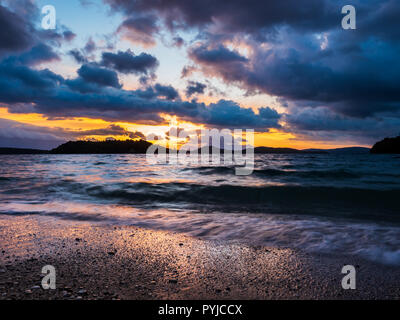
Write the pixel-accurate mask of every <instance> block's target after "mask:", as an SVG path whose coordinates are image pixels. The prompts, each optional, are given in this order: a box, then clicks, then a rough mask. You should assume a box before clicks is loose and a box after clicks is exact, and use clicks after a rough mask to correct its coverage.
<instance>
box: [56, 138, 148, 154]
mask: <svg viewBox="0 0 400 320" xmlns="http://www.w3.org/2000/svg"><path fill="white" fill-rule="evenodd" d="M151 145H152V143H150V142H147V141H144V140H139V141H134V140H125V141H119V140H115V141H69V142H67V143H64V144H62V145H60V146H58V147H57V148H55V149H53V150H51V151H50V153H52V154H122V153H146V151H147V148H148V147H150V146H151Z"/></svg>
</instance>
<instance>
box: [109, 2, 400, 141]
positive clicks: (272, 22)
mask: <svg viewBox="0 0 400 320" xmlns="http://www.w3.org/2000/svg"><path fill="white" fill-rule="evenodd" d="M106 2H107V3H109V4H110V5H111V7H112V8H113V9H114V10H119V11H122V12H123V13H124V14H126V15H128V14H131V13H132V12H136V14H150V13H151V14H156V15H157V16H158V17H159V22H160V23H164V24H165V25H166V26H167V27H169V28H170V30H171V31H172V34H174V33H175V30H176V29H183V30H187V29H188V28H192V29H193V30H197V31H198V34H197V38H196V39H197V40H198V42H197V43H196V44H195V45H193V46H192V47H191V48H189V50H188V53H189V57H190V58H191V59H192V61H193V62H194V63H195V66H192V67H191V69H190V70H202V71H203V72H204V73H205V74H206V75H208V76H210V75H211V76H217V77H219V78H221V79H223V80H224V82H226V83H230V84H234V85H238V86H240V87H241V88H243V89H245V90H247V92H248V94H256V93H267V94H270V95H273V96H276V97H277V99H278V100H281V101H283V100H284V101H286V102H287V103H288V104H289V105H292V106H293V105H295V106H297V107H296V108H291V109H290V110H289V112H297V113H299V114H302V113H301V112H300V111H301V110H302V109H303V108H304V109H305V110H307V117H308V118H307V119H312V114H313V110H315V116H316V117H317V118H319V119H322V118H323V117H326V120H327V122H324V121H319V122H318V121H316V122H315V123H314V125H317V124H318V123H325V126H323V127H315V128H317V129H315V130H313V128H314V127H313V126H312V125H311V123H309V122H304V121H305V119H303V118H302V119H301V120H304V121H300V118H298V119H297V118H296V117H295V115H293V117H292V118H288V120H290V122H291V123H292V126H293V128H297V129H299V128H302V129H301V130H309V131H312V132H314V133H315V134H317V132H319V131H320V132H323V131H322V130H324V128H325V129H327V128H332V131H335V132H340V131H342V132H348V130H352V129H354V128H358V129H357V130H358V131H357V132H359V133H360V132H364V134H365V135H373V134H374V132H373V130H376V132H377V134H378V132H381V133H382V132H384V130H383V128H385V127H386V128H390V129H391V130H394V126H393V124H394V123H396V124H397V123H398V122H397V121H394V120H393V119H398V118H399V109H400V60H399V59H398V57H399V55H400V28H399V24H398V17H399V15H400V2H399V1H396V0H384V1H378V0H369V1H358V0H355V1H352V2H351V3H348V2H346V1H336V0H317V1H314V0H309V1H301V2H299V1H292V0H288V1H281V2H279V1H256V0H254V1H241V0H233V1H229V2H226V1H213V0H202V1H200V0H193V1H185V0H135V1H126V0H106ZM346 4H352V5H354V6H355V8H356V10H357V29H356V30H343V29H342V28H341V19H342V17H343V14H341V8H342V7H343V6H344V5H346ZM226 41H228V42H229V41H231V43H233V44H235V43H237V44H239V45H243V44H244V45H245V46H247V47H248V48H249V51H248V52H247V54H246V55H245V56H244V55H242V54H240V53H239V52H238V51H235V49H234V48H235V46H233V48H232V47H230V48H228V47H226V46H224V45H222V43H226ZM188 71H189V69H184V70H183V73H182V75H183V77H184V76H187V75H188V74H189V73H190V72H188ZM310 107H311V108H310ZM309 108H310V109H309ZM321 110H325V112H322V111H321ZM304 116H305V115H304ZM296 119H297V120H296ZM355 119H357V121H356V120H355ZM373 121H376V123H377V124H376V125H375V126H371V122H373ZM305 123H307V126H305ZM334 127H335V128H336V129H335V130H333V128H334ZM299 130H300V129H299ZM397 131H398V130H397ZM394 134H397V132H395V133H394Z"/></svg>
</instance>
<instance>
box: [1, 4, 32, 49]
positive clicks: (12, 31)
mask: <svg viewBox="0 0 400 320" xmlns="http://www.w3.org/2000/svg"><path fill="white" fill-rule="evenodd" d="M0 26H1V31H0V57H1V56H2V55H4V54H5V53H9V52H18V51H22V50H25V49H28V48H29V47H30V46H31V45H32V42H33V41H32V36H31V34H30V32H31V31H32V30H31V29H30V24H29V23H27V21H25V20H24V19H23V18H21V17H20V16H18V15H16V14H15V13H14V12H12V11H10V10H8V9H7V8H5V7H3V6H1V5H0Z"/></svg>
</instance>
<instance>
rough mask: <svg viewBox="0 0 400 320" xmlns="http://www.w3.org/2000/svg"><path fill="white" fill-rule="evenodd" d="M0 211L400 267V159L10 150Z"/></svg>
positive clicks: (1, 166) (0, 177)
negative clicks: (194, 159)
mask: <svg viewBox="0 0 400 320" xmlns="http://www.w3.org/2000/svg"><path fill="white" fill-rule="evenodd" d="M0 215H1V216H3V218H9V219H12V218H13V217H14V216H31V215H36V216H43V217H51V218H54V219H59V220H60V221H75V222H85V223H89V224H104V225H114V226H115V225H131V226H138V227H142V228H149V229H156V230H168V231H172V232H177V233H184V234H187V235H190V236H194V237H199V238H202V239H208V240H217V241H223V242H225V241H226V242H231V241H233V242H243V243H246V244H249V245H266V246H276V247H282V248H293V249H300V250H305V251H307V252H316V253H321V254H324V253H326V254H345V255H355V256H359V257H361V258H364V259H368V260H371V261H374V262H377V263H383V264H388V265H394V266H400V156H398V155H372V154H256V155H255V158H254V171H253V173H252V174H251V175H248V176H237V175H235V167H233V166H225V165H222V164H213V163H207V164H204V163H203V164H179V163H149V162H148V161H147V160H146V156H145V155H134V154H123V155H50V154H43V155H1V156H0Z"/></svg>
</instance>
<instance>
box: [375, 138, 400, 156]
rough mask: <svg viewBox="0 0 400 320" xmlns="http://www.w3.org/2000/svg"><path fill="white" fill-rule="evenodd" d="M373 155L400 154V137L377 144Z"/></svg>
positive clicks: (386, 139)
mask: <svg viewBox="0 0 400 320" xmlns="http://www.w3.org/2000/svg"><path fill="white" fill-rule="evenodd" d="M371 153H376V154H379V153H382V154H384V153H394V154H400V136H398V137H396V138H385V139H383V140H381V141H379V142H377V143H375V144H374V146H373V147H372V149H371Z"/></svg>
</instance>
